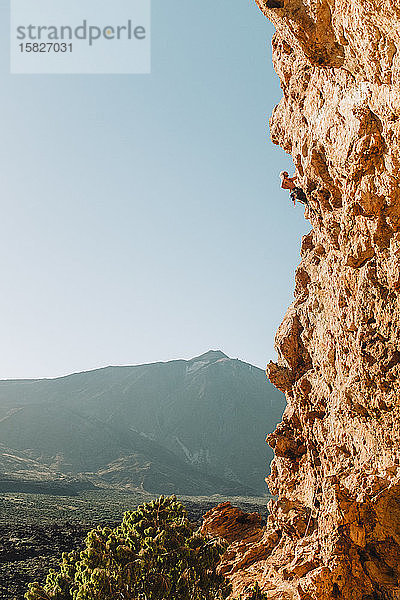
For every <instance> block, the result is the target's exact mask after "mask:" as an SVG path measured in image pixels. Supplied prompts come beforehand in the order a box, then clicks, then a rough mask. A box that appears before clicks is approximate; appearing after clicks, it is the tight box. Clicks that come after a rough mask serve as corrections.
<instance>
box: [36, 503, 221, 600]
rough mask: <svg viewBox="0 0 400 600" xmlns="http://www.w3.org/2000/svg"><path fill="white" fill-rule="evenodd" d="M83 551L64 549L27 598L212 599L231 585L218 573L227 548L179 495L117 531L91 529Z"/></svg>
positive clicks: (130, 517)
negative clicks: (201, 526)
mask: <svg viewBox="0 0 400 600" xmlns="http://www.w3.org/2000/svg"><path fill="white" fill-rule="evenodd" d="M85 544H86V547H85V548H84V550H83V551H81V552H77V551H72V552H70V553H68V554H67V553H64V554H63V557H62V562H61V563H60V566H59V569H58V570H50V572H49V574H48V576H47V579H46V583H45V584H44V586H41V585H39V584H38V583H33V584H30V585H29V590H28V592H27V593H26V594H25V598H26V600H116V599H117V598H118V599H120V600H168V599H171V600H211V599H215V598H220V599H223V598H226V597H227V596H228V594H229V591H230V590H229V585H228V584H227V582H226V580H225V579H224V578H223V577H222V576H219V575H217V574H216V566H217V564H218V561H219V558H220V556H221V554H222V553H223V552H224V550H225V546H224V545H223V544H222V543H221V542H220V541H217V540H214V539H211V538H207V537H204V536H201V535H200V534H199V533H197V532H196V531H195V526H194V525H192V524H191V523H190V522H189V520H188V518H187V513H186V510H185V509H184V507H183V506H182V504H181V503H180V502H178V501H177V500H176V498H175V497H174V496H172V497H170V498H164V497H163V496H161V497H160V498H159V499H158V500H154V501H152V502H150V503H147V504H143V505H141V506H139V508H138V509H137V510H136V511H134V512H127V513H125V515H124V518H123V521H122V523H121V525H119V526H118V527H116V528H115V529H111V528H108V527H106V528H101V527H98V528H97V529H93V530H92V531H90V532H89V534H88V535H87V537H86V540H85Z"/></svg>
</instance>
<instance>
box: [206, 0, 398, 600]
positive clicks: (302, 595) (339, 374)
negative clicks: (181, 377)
mask: <svg viewBox="0 0 400 600" xmlns="http://www.w3.org/2000/svg"><path fill="white" fill-rule="evenodd" d="M257 1H258V4H259V7H260V9H261V10H262V11H263V12H264V14H265V16H266V17H268V18H269V19H270V20H271V21H272V23H273V24H274V26H275V27H276V34H275V35H274V38H273V41H272V46H273V59H274V65H275V69H276V71H277V73H278V75H279V77H280V79H281V86H282V91H283V98H282V100H281V102H280V103H279V105H278V106H277V107H276V108H275V110H274V112H273V115H272V118H271V134H272V139H273V141H274V142H275V143H276V144H279V145H280V146H282V147H283V148H284V150H285V151H286V152H288V153H290V154H291V155H292V157H293V161H294V163H295V165H296V168H297V171H298V173H299V175H300V180H299V181H300V186H301V187H302V188H303V190H304V191H305V192H306V194H307V196H308V199H309V208H306V215H305V216H306V218H308V219H309V220H310V222H311V225H312V229H311V232H310V233H309V234H308V235H307V236H305V237H304V238H303V243H302V249H301V263H300V266H299V267H298V269H297V272H296V286H295V300H294V302H293V304H292V305H291V307H290V308H289V310H288V312H287V314H286V316H285V318H284V321H283V323H282V324H281V326H280V328H279V330H278V333H277V336H276V348H277V351H278V356H279V360H278V362H277V364H275V363H271V364H270V365H269V366H268V369H267V373H268V376H269V378H270V380H271V381H272V382H273V383H274V384H275V385H276V386H277V387H278V388H279V389H280V390H282V391H284V392H285V394H286V398H287V409H286V411H285V414H284V417H283V421H282V423H281V424H280V425H278V427H277V429H276V431H275V432H274V433H273V434H272V435H270V436H269V438H268V441H269V443H270V445H271V446H272V447H273V448H274V450H275V459H274V462H273V467H272V474H271V477H270V478H269V486H270V489H271V491H272V493H273V494H276V496H277V500H276V501H273V502H272V503H271V504H270V507H269V508H270V516H269V518H268V525H267V528H266V529H260V525H259V524H257V523H253V526H254V527H253V531H249V528H248V527H247V528H245V530H244V535H243V536H240V534H238V533H237V535H236V538H235V539H234V540H231V541H232V544H231V547H230V549H229V551H228V553H227V555H226V557H225V561H224V563H223V564H222V566H221V569H223V570H224V572H225V573H226V574H227V575H228V576H229V577H230V578H231V580H232V582H233V584H234V589H235V592H236V593H238V592H241V591H242V590H243V589H244V588H245V587H246V586H247V585H250V584H251V583H252V582H254V581H258V583H259V584H260V586H261V588H262V589H263V590H264V591H266V592H267V595H268V598H271V599H272V598H274V599H276V600H292V599H293V600H317V599H318V600H328V599H329V600H331V599H334V598H343V599H346V600H350V599H351V600H379V599H382V600H383V599H385V600H388V599H393V600H394V599H399V598H400V560H399V558H400V445H399V442H400V397H399V396H400V392H399V387H400V386H399V383H400V381H399V379H400V337H399V328H400V320H399V317H400V302H399V290H400V191H399V178H400V174H399V167H400V162H399V161H400V154H399V146H400V83H399V75H400V52H399V50H400V3H399V2H398V1H397V2H396V1H395V2H389V1H388V0H379V1H378V0H351V1H350V2H348V1H347V2H345V1H343V0H329V1H326V0H257ZM221 510H222V511H223V512H224V515H223V519H222V521H221V519H220V518H222V517H221V514H220V513H218V512H214V513H212V514H211V515H208V517H207V519H206V525H205V527H206V528H207V527H208V528H209V530H211V529H212V528H213V526H216V524H217V529H216V530H218V523H219V525H220V526H221V523H222V522H223V523H224V525H223V526H222V530H221V527H220V528H219V530H218V531H219V534H220V535H224V528H226V527H227V524H229V523H230V522H236V521H237V518H238V516H237V515H235V514H234V511H232V510H231V509H229V507H226V506H225V507H223V508H222V509H219V511H220V512H221ZM241 518H242V520H243V518H244V517H241ZM219 519H220V520H219Z"/></svg>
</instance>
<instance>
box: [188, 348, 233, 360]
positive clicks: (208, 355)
mask: <svg viewBox="0 0 400 600" xmlns="http://www.w3.org/2000/svg"><path fill="white" fill-rule="evenodd" d="M221 358H228V359H229V356H227V355H226V354H224V353H223V352H222V351H221V350H209V351H208V352H205V353H204V354H201V355H200V356H196V357H195V358H192V359H191V360H190V361H189V362H197V361H199V360H201V361H204V362H215V361H216V360H220V359H221Z"/></svg>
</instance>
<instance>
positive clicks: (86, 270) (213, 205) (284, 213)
mask: <svg viewBox="0 0 400 600" xmlns="http://www.w3.org/2000/svg"><path fill="white" fill-rule="evenodd" d="M0 6H1V23H2V25H1V28H2V34H3V35H2V36H1V40H2V41H1V42H0V44H1V53H0V56H1V58H0V69H1V94H0V103H1V111H0V115H1V116H0V118H1V136H0V152H1V201H2V211H1V219H0V228H1V235H0V241H1V294H0V314H1V356H0V378H17V377H18V378H22V377H42V376H49V377H52V376H57V375H62V374H65V373H69V372H73V371H80V370H88V369H92V368H96V367H99V366H106V365H109V364H137V363H142V362H153V361H158V360H171V359H174V358H190V357H192V356H196V355H198V354H201V353H203V352H205V351H206V350H208V349H211V348H213V349H221V350H223V351H224V352H225V353H227V354H228V355H230V356H232V357H239V358H240V359H242V360H246V361H248V362H251V363H253V364H256V365H258V366H261V367H264V366H265V363H266V362H267V361H268V360H269V359H271V358H273V357H274V355H275V353H274V350H273V338H274V334H275V331H276V328H277V326H278V325H279V323H280V321H281V319H282V316H283V314H284V313H285V311H286V308H287V306H288V305H289V304H290V302H291V301H292V297H293V279H294V268H295V266H296V265H297V263H298V261H299V248H300V241H301V236H302V235H304V233H306V232H307V231H308V230H309V229H310V226H309V224H308V223H307V222H306V221H305V220H304V216H303V211H302V209H301V206H299V207H296V209H293V205H292V204H291V203H290V201H289V199H288V196H287V193H286V192H284V191H282V190H280V189H279V178H278V173H279V171H280V170H282V169H283V168H286V169H290V168H291V161H290V159H289V157H287V156H286V155H285V154H284V153H283V151H282V150H281V149H280V148H278V147H276V146H273V145H272V143H271V142H270V139H269V131H268V118H269V115H270V113H271V111H272V109H273V107H274V105H275V104H276V103H277V102H278V101H279V99H280V96H281V90H280V87H279V81H278V79H277V77H276V75H275V74H274V72H273V70H272V64H271V50H270V45H271V44H270V40H271V36H272V34H273V28H272V26H271V25H270V24H269V23H268V22H267V21H266V20H265V18H264V17H263V15H262V14H261V13H260V12H259V10H258V8H257V6H256V5H255V3H254V2H253V1H250V0H240V2H235V6H234V7H233V4H232V2H231V1H230V0H229V1H228V0H218V2H215V0H203V1H202V2H195V1H194V0H188V1H187V2H182V1H181V0H179V1H178V0H169V1H168V2H161V1H160V0H153V9H152V14H153V20H152V74H151V75H124V76H119V75H110V76H99V75H92V76H88V75H80V76H72V75H47V76H38V75H32V76H27V75H10V74H9V64H8V61H9V50H8V39H9V38H8V35H9V32H8V22H9V15H8V2H5V1H4V0H0Z"/></svg>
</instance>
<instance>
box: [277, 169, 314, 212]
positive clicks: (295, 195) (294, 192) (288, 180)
mask: <svg viewBox="0 0 400 600" xmlns="http://www.w3.org/2000/svg"><path fill="white" fill-rule="evenodd" d="M279 177H280V178H281V188H283V189H284V190H290V197H291V199H292V200H293V204H294V206H296V200H297V201H298V202H301V203H302V204H307V205H308V200H307V197H306V195H305V193H304V192H303V190H302V189H301V188H299V187H297V186H296V184H295V180H296V179H297V175H296V173H295V174H294V175H293V177H289V173H288V172H287V171H282V173H280V174H279Z"/></svg>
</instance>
